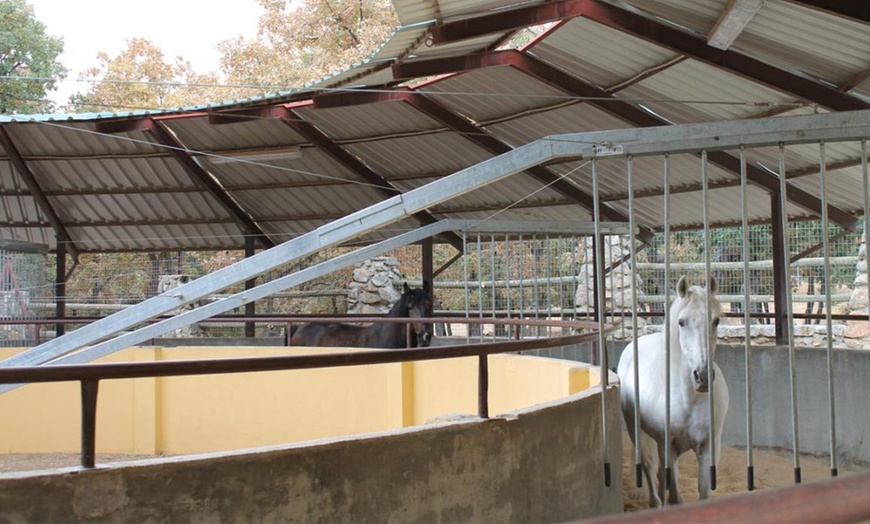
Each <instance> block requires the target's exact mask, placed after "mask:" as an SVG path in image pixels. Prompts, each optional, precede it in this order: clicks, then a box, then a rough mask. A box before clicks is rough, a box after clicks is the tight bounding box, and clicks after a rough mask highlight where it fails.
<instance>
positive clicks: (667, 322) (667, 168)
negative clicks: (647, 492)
mask: <svg viewBox="0 0 870 524" xmlns="http://www.w3.org/2000/svg"><path fill="white" fill-rule="evenodd" d="M664 172H665V173H664V175H665V176H664V184H663V185H664V197H663V198H664V215H665V216H664V223H665V230H664V235H665V238H664V242H665V275H664V277H665V278H664V290H665V300H664V329H665V442H670V441H671V208H670V206H671V181H670V177H671V165H670V155H669V154H668V153H665V159H664ZM664 461H665V489H666V490H671V489H674V486H671V476H672V475H673V471H672V468H671V467H670V466H669V464H670V463H671V447H670V446H665V457H664ZM662 495H664V494H662Z"/></svg>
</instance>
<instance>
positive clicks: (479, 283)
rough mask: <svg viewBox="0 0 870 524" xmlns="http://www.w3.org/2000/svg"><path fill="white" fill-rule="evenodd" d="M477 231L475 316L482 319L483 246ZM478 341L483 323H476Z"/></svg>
mask: <svg viewBox="0 0 870 524" xmlns="http://www.w3.org/2000/svg"><path fill="white" fill-rule="evenodd" d="M480 244H481V242H480V232H479V231H478V232H477V317H478V318H479V319H480V320H483V252H482V251H483V248H482V247H481V245H480ZM478 329H479V333H478V341H479V342H483V323H480V324H478Z"/></svg>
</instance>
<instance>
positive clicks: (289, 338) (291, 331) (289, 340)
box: [285, 324, 299, 346]
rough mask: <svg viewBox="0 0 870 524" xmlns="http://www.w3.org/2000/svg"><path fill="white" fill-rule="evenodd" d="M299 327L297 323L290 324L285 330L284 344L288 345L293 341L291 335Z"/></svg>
mask: <svg viewBox="0 0 870 524" xmlns="http://www.w3.org/2000/svg"><path fill="white" fill-rule="evenodd" d="M298 329H299V324H290V329H288V330H287V340H286V341H285V345H287V346H290V345H292V342H293V335H295V334H296V331H297V330H298Z"/></svg>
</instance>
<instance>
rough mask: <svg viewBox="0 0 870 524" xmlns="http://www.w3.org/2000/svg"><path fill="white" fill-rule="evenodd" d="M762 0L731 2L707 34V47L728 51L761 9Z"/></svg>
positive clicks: (733, 0) (735, 0)
mask: <svg viewBox="0 0 870 524" xmlns="http://www.w3.org/2000/svg"><path fill="white" fill-rule="evenodd" d="M763 3H764V1H763V0H731V1H730V2H728V5H727V6H726V7H725V10H724V11H722V14H721V15H719V19H718V20H716V23H715V24H714V25H713V29H711V30H710V32H709V33H708V34H707V45H709V46H713V47H715V48H716V49H728V48H729V47H731V44H733V43H734V40H736V39H737V37H738V36H740V33H742V32H743V29H744V28H745V27H746V26H747V25H749V22H750V21H751V20H752V18H753V17H754V16H755V13H757V12H758V10H759V9H761V6H762V5H763Z"/></svg>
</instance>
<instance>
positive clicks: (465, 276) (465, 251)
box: [462, 231, 471, 344]
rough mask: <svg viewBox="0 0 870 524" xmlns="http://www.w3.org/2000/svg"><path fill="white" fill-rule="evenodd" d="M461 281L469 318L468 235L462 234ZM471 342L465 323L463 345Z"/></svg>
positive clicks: (469, 331) (466, 316)
mask: <svg viewBox="0 0 870 524" xmlns="http://www.w3.org/2000/svg"><path fill="white" fill-rule="evenodd" d="M462 273H463V275H462V277H463V278H462V280H463V281H464V282H463V284H462V285H463V288H464V290H465V318H471V292H470V290H469V289H468V233H466V232H465V231H463V232H462ZM470 342H471V324H470V323H469V322H466V323H465V343H466V344H468V343H470Z"/></svg>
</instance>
